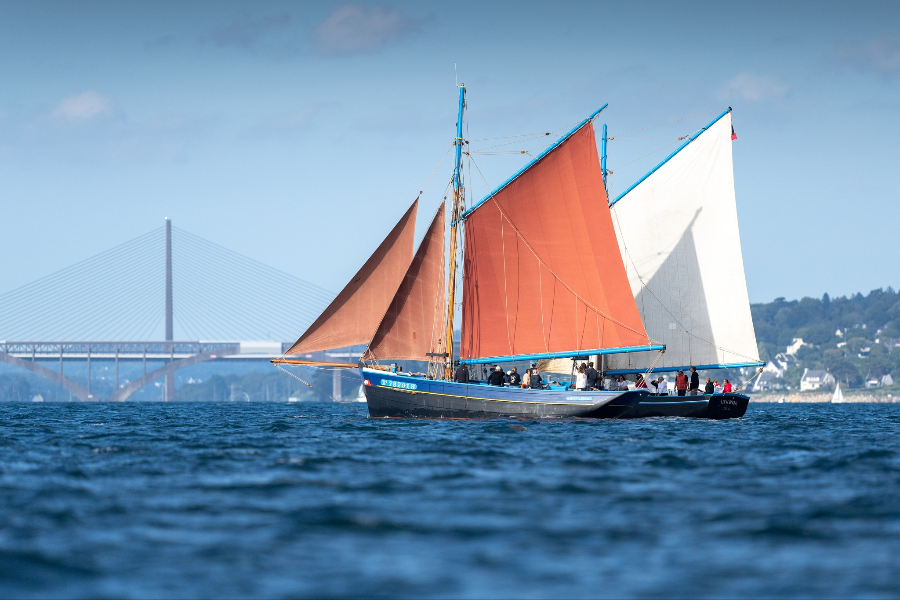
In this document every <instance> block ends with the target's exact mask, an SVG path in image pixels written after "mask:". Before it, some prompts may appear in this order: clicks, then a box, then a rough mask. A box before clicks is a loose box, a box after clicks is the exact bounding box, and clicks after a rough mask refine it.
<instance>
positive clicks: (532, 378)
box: [528, 363, 544, 390]
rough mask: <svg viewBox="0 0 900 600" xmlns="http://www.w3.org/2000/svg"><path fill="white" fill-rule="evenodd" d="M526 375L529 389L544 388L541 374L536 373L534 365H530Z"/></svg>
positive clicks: (535, 365)
mask: <svg viewBox="0 0 900 600" xmlns="http://www.w3.org/2000/svg"><path fill="white" fill-rule="evenodd" d="M528 375H529V383H530V385H531V389H533V390H540V389H543V388H544V385H543V379H541V372H540V371H538V369H537V364H536V363H531V369H530V370H529V371H528Z"/></svg>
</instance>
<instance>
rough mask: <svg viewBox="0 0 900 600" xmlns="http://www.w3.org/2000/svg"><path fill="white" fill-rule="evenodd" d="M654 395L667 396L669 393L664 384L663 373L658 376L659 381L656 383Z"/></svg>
mask: <svg viewBox="0 0 900 600" xmlns="http://www.w3.org/2000/svg"><path fill="white" fill-rule="evenodd" d="M656 395H657V396H668V395H669V389H668V387H667V386H666V377H665V375H660V376H659V383H657V384H656Z"/></svg>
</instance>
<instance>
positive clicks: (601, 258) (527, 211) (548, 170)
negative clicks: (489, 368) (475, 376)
mask: <svg viewBox="0 0 900 600" xmlns="http://www.w3.org/2000/svg"><path fill="white" fill-rule="evenodd" d="M465 230H466V234H465V237H466V246H465V264H464V269H465V271H464V273H465V277H464V283H463V313H462V315H463V326H462V332H463V334H462V340H461V347H460V356H461V358H480V357H490V356H507V355H517V354H518V355H520V354H539V353H545V352H568V351H573V350H588V349H596V348H617V347H626V346H640V345H646V344H647V343H648V338H647V334H646V332H645V330H644V325H643V324H642V322H641V317H640V314H639V313H638V310H637V306H636V305H635V302H634V298H633V297H632V294H631V288H630V287H629V285H628V279H627V277H626V275H625V267H624V263H623V261H622V256H621V254H620V252H619V245H618V242H617V240H616V234H615V231H614V230H613V224H612V219H611V217H610V211H609V207H608V205H607V197H606V193H605V191H604V188H603V177H602V174H601V171H600V161H599V159H598V156H597V144H596V140H595V138H594V128H593V125H592V124H590V123H588V124H587V125H586V126H584V127H582V128H581V129H580V130H578V131H577V132H576V133H575V134H573V135H572V136H571V137H570V138H569V139H567V140H566V141H564V142H563V143H562V144H560V145H559V146H558V147H557V148H555V149H554V150H553V151H551V152H550V153H549V154H547V155H546V156H544V157H543V158H542V159H541V160H540V161H538V162H537V163H536V164H535V165H534V166H532V167H531V168H530V169H528V170H527V171H525V172H524V173H523V174H522V175H520V176H519V177H518V178H516V179H514V180H513V181H512V182H511V183H510V184H509V185H507V186H506V187H504V188H503V189H502V190H500V191H499V192H498V193H497V194H495V195H494V196H493V197H492V198H491V199H489V200H488V201H486V202H485V203H483V204H482V205H481V206H480V207H478V208H477V209H475V211H474V212H472V213H471V214H470V215H469V217H468V218H467V220H466V225H465Z"/></svg>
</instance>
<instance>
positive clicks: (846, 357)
mask: <svg viewBox="0 0 900 600" xmlns="http://www.w3.org/2000/svg"><path fill="white" fill-rule="evenodd" d="M750 309H751V312H752V314H753V326H754V328H755V329H756V339H757V342H758V343H759V351H760V357H761V358H762V359H763V360H771V359H772V358H774V356H775V355H776V354H778V353H779V352H784V351H785V348H786V347H787V346H788V345H790V344H791V342H792V341H793V340H794V339H795V338H803V341H804V342H806V343H807V344H809V345H808V346H804V347H803V348H801V349H800V350H799V351H798V352H797V359H798V360H799V361H800V364H801V365H802V367H807V368H810V369H827V370H828V371H829V372H831V374H832V375H834V376H835V378H837V379H838V380H840V381H841V382H843V383H845V384H846V385H851V386H853V385H862V384H863V383H864V380H865V378H866V377H870V376H872V377H881V376H882V375H885V374H887V373H891V374H892V376H893V377H894V378H895V379H897V378H898V376H900V347H895V346H894V343H892V341H891V340H892V339H893V340H895V342H900V294H898V293H897V292H895V291H894V290H893V289H892V288H890V287H889V288H887V289H886V290H884V289H880V288H879V289H877V290H872V291H871V292H869V294H868V295H867V296H863V295H862V294H855V295H853V296H851V297H849V298H847V297H841V298H834V299H832V298H830V297H829V296H828V294H825V295H824V296H822V298H821V299H817V298H803V299H802V300H793V301H790V302H788V301H786V300H785V299H784V298H776V299H775V300H774V301H773V302H769V303H767V304H753V305H751V307H750ZM838 331H840V334H838V333H837V332H838ZM800 372H801V373H802V369H800ZM792 375H796V378H797V379H799V374H792Z"/></svg>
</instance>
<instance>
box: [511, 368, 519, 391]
mask: <svg viewBox="0 0 900 600" xmlns="http://www.w3.org/2000/svg"><path fill="white" fill-rule="evenodd" d="M521 384H522V377H520V376H519V372H518V371H517V370H516V368H515V367H513V368H512V371H510V372H509V385H510V387H519V386H520V385H521Z"/></svg>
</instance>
